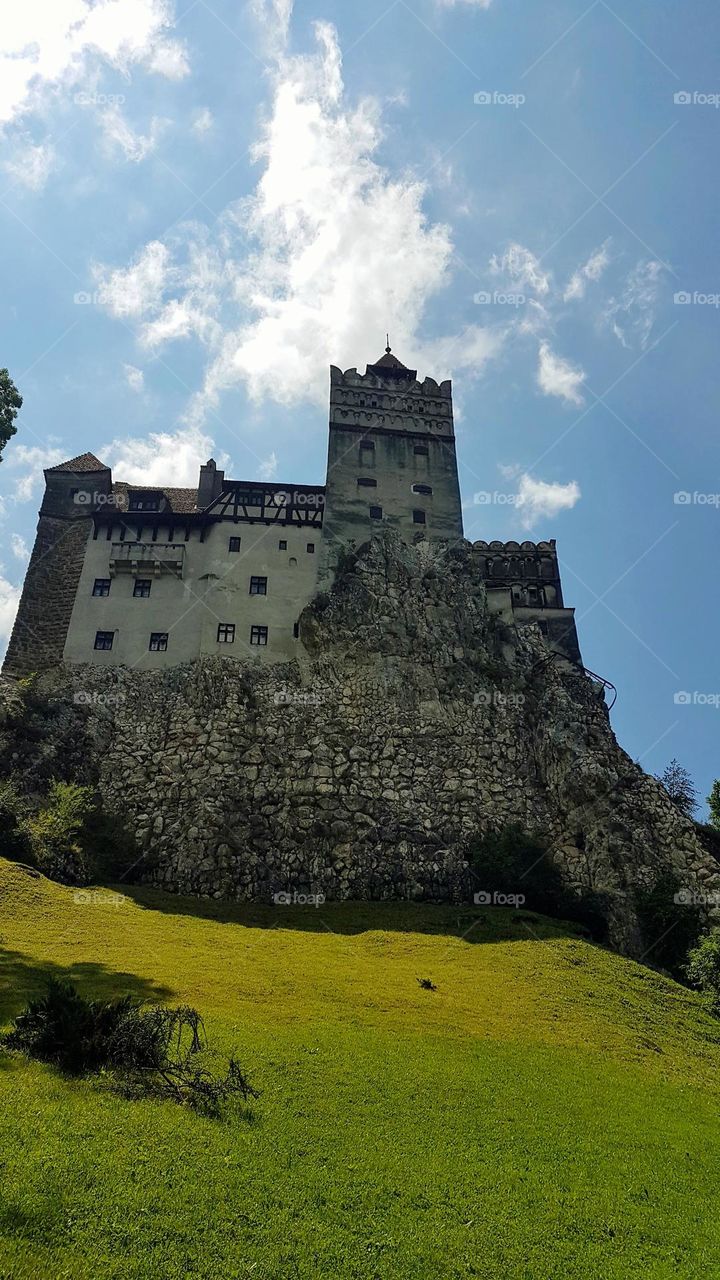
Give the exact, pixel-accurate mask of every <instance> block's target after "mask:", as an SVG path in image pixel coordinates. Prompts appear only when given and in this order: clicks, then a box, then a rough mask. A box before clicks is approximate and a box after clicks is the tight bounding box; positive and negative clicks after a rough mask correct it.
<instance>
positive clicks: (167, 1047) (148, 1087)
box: [0, 979, 259, 1115]
mask: <svg viewBox="0 0 720 1280" xmlns="http://www.w3.org/2000/svg"><path fill="white" fill-rule="evenodd" d="M0 1044H2V1045H3V1046H4V1047H5V1048H6V1049H13V1050H17V1051H19V1052H21V1053H24V1054H26V1055H27V1056H28V1057H31V1058H37V1059H38V1060H39V1061H41V1062H48V1063H51V1064H52V1065H53V1066H56V1067H58V1068H59V1069H60V1070H61V1071H64V1072H67V1073H68V1074H69V1075H87V1074H90V1073H96V1072H99V1071H103V1072H108V1073H109V1074H110V1077H111V1081H112V1084H113V1086H114V1087H115V1088H116V1089H117V1090H118V1091H119V1092H121V1093H123V1094H124V1095H125V1096H127V1097H147V1096H152V1097H159V1098H169V1099H171V1100H172V1101H174V1102H179V1103H183V1104H185V1105H187V1106H191V1107H193V1108H194V1109H195V1110H197V1111H201V1112H203V1113H204V1114H206V1115H219V1114H220V1111H221V1109H222V1105H223V1103H225V1102H226V1101H227V1100H228V1099H229V1098H231V1097H233V1096H236V1095H239V1096H241V1097H242V1098H243V1099H244V1101H247V1100H248V1099H249V1098H257V1097H259V1094H258V1092H257V1090H256V1089H254V1088H253V1086H252V1085H251V1084H250V1082H249V1080H248V1079H247V1077H246V1076H245V1074H244V1072H243V1071H242V1069H241V1067H240V1065H239V1063H238V1062H237V1061H236V1060H235V1058H230V1060H229V1063H228V1068H227V1072H226V1075H225V1076H224V1077H222V1078H218V1077H216V1076H214V1075H213V1074H212V1072H211V1071H210V1070H209V1069H208V1068H207V1066H205V1065H204V1064H203V1062H202V1060H201V1057H200V1055H201V1054H202V1053H203V1051H204V1050H206V1049H207V1037H206V1035H205V1027H204V1024H203V1021H202V1018H201V1017H200V1014H199V1013H198V1012H197V1010H195V1009H191V1008H189V1007H188V1006H186V1005H181V1006H179V1007H178V1008H176V1009H169V1008H167V1007H166V1006H164V1005H143V1004H142V1002H141V1001H138V1000H133V998H132V997H131V996H122V997H121V998H119V999H117V1000H109V1001H102V1000H85V999H84V998H83V996H81V995H80V994H79V992H78V991H77V990H76V988H75V987H74V986H73V985H72V984H71V983H68V982H58V981H57V980H56V979H51V980H50V982H49V983H48V987H47V990H46V992H45V994H44V995H42V996H40V997H39V998H38V999H37V1000H32V1001H30V1003H29V1004H28V1006H27V1008H26V1009H25V1011H24V1012H23V1013H21V1014H19V1015H18V1017H17V1018H16V1019H15V1022H14V1024H13V1027H12V1030H11V1031H9V1032H8V1033H7V1034H6V1035H5V1036H3V1037H0Z"/></svg>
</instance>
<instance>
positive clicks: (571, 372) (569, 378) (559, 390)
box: [537, 342, 585, 405]
mask: <svg viewBox="0 0 720 1280" xmlns="http://www.w3.org/2000/svg"><path fill="white" fill-rule="evenodd" d="M584 381H585V372H584V370H583V369H578V368H575V367H574V366H573V365H571V364H570V362H569V361H568V360H564V359H563V357H562V356H558V355H556V354H555V352H554V351H553V350H552V349H551V347H550V343H549V342H541V343H540V347H539V352H538V369H537V384H538V386H539V388H540V390H541V391H542V392H543V393H544V394H545V395H546V396H559V398H560V399H561V400H567V401H569V403H570V404H578V405H580V404H582V403H583V398H582V395H581V394H580V387H581V386H582V384H583V382H584Z"/></svg>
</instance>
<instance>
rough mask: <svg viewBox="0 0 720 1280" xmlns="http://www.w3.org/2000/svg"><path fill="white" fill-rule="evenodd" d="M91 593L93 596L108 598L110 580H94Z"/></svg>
mask: <svg viewBox="0 0 720 1280" xmlns="http://www.w3.org/2000/svg"><path fill="white" fill-rule="evenodd" d="M92 593H93V595H94V596H109V595H110V579H109V578H96V579H95V581H94V583H93V589H92Z"/></svg>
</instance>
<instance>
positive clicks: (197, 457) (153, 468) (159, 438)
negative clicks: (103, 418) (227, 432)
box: [101, 428, 213, 489]
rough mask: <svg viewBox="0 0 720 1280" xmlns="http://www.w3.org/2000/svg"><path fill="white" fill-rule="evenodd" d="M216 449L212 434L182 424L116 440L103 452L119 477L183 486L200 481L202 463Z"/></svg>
mask: <svg viewBox="0 0 720 1280" xmlns="http://www.w3.org/2000/svg"><path fill="white" fill-rule="evenodd" d="M212 450H213V441H212V439H211V438H210V437H209V436H207V435H205V434H204V433H203V432H201V431H197V430H195V429H193V428H180V429H179V430H177V431H154V432H151V433H150V435H149V436H147V437H145V438H141V439H127V438H123V439H115V440H112V441H111V442H110V444H108V445H104V446H103V448H102V450H101V455H102V457H103V458H104V460H105V461H106V462H107V465H108V466H109V467H111V468H112V471H113V476H114V478H115V479H116V480H127V481H128V482H129V483H130V484H144V485H153V484H157V485H169V486H170V487H171V488H181V489H182V488H186V487H187V488H189V487H192V486H195V485H197V482H198V472H199V470H200V467H201V465H202V464H203V463H204V462H206V461H207V459H208V458H209V457H210V456H211V454H212Z"/></svg>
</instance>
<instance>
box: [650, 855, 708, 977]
mask: <svg viewBox="0 0 720 1280" xmlns="http://www.w3.org/2000/svg"><path fill="white" fill-rule="evenodd" d="M683 896H684V895H683V886H682V885H681V884H680V881H679V880H678V879H677V878H676V877H675V876H674V875H673V874H672V872H666V874H665V875H663V876H661V877H660V879H659V880H657V881H656V882H655V884H654V885H653V887H652V888H651V889H646V890H645V891H644V892H643V893H641V894H639V895H638V899H637V904H636V906H637V914H638V920H639V922H640V928H641V929H642V935H643V941H644V943H645V946H646V947H647V951H646V953H645V957H644V958H645V959H646V960H647V962H648V964H653V965H657V967H658V968H659V969H667V970H668V972H669V973H672V974H673V976H674V977H682V975H683V974H684V965H685V960H686V957H687V954H688V951H689V950H690V948H691V947H693V946H694V945H695V943H696V942H697V940H698V937H699V936H700V931H701V929H702V915H701V912H700V910H699V908H698V907H696V906H693V905H691V904H687V903H685V902H683V901H682V898H683ZM678 899H679V900H678Z"/></svg>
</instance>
